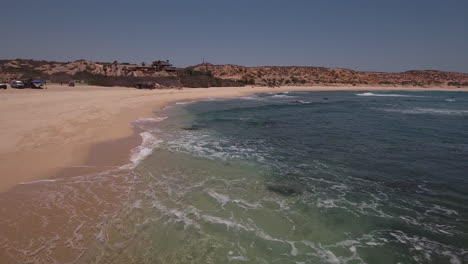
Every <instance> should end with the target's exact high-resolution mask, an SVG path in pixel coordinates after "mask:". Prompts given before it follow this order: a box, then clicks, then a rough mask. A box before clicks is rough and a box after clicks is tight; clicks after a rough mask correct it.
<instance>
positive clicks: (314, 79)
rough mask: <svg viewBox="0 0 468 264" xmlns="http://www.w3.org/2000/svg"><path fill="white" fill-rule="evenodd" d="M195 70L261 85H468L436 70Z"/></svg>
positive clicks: (462, 76)
mask: <svg viewBox="0 0 468 264" xmlns="http://www.w3.org/2000/svg"><path fill="white" fill-rule="evenodd" d="M193 69H194V70H196V71H206V72H211V74H212V75H213V76H214V77H218V78H223V79H232V80H248V81H250V82H255V84H260V85H270V86H271V85H274V86H281V85H317V84H348V85H366V84H368V85H390V86H391V85H397V86H401V85H408V86H441V85H442V86H446V85H448V86H468V74H466V73H457V72H444V71H435V70H424V71H416V70H414V71H406V72H400V73H385V72H363V71H354V70H349V69H341V68H325V67H303V66H261V67H244V66H238V65H212V64H200V65H197V66H195V67H193Z"/></svg>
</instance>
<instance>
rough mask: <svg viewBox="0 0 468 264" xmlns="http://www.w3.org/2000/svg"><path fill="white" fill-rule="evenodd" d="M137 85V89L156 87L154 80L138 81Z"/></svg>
mask: <svg viewBox="0 0 468 264" xmlns="http://www.w3.org/2000/svg"><path fill="white" fill-rule="evenodd" d="M135 87H136V88H137V89H156V87H155V84H154V83H152V82H145V83H137V84H136V85H135Z"/></svg>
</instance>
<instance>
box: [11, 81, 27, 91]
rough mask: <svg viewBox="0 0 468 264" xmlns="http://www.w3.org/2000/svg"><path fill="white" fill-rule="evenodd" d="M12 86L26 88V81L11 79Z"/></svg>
mask: <svg viewBox="0 0 468 264" xmlns="http://www.w3.org/2000/svg"><path fill="white" fill-rule="evenodd" d="M10 86H11V88H20V89H22V88H24V83H23V82H22V81H17V80H14V81H11V83H10Z"/></svg>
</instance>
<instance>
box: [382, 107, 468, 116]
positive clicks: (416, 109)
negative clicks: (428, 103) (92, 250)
mask: <svg viewBox="0 0 468 264" xmlns="http://www.w3.org/2000/svg"><path fill="white" fill-rule="evenodd" d="M381 110H383V111H386V112H395V113H402V114H433V115H451V116H461V115H468V110H461V109H441V108H424V107H414V108H401V109H396V108H382V109H381Z"/></svg>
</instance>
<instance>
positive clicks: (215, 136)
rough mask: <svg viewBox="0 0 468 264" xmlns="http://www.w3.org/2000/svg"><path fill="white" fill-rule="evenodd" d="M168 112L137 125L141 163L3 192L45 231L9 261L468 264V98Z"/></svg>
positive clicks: (414, 96)
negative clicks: (12, 193) (18, 197)
mask: <svg viewBox="0 0 468 264" xmlns="http://www.w3.org/2000/svg"><path fill="white" fill-rule="evenodd" d="M161 115H163V116H161V117H158V118H147V119H141V120H138V121H136V122H135V126H137V127H138V128H139V129H140V130H141V131H142V133H141V136H142V138H143V143H142V145H141V146H139V147H138V148H136V149H134V150H133V151H132V154H131V161H132V163H130V164H128V165H126V166H123V167H121V168H118V169H113V170H110V171H107V172H104V173H100V174H99V175H87V176H80V177H73V178H69V179H57V180H54V181H53V182H41V183H34V184H31V185H25V186H23V187H22V188H23V189H26V190H23V189H21V188H20V189H19V191H17V193H16V195H20V198H21V199H14V197H13V198H12V197H5V196H0V204H5V203H7V202H8V203H14V204H17V207H18V208H22V210H21V212H19V211H18V212H15V214H11V213H9V215H11V217H8V218H4V219H2V221H1V223H2V224H3V225H8V226H10V227H11V229H12V230H13V229H18V228H25V230H29V229H30V230H32V231H31V233H30V236H34V238H32V239H31V238H28V235H27V234H26V235H24V238H21V241H20V242H18V241H19V240H18V241H16V240H15V239H14V238H12V237H13V236H14V235H12V236H5V238H1V240H0V248H1V249H7V251H6V252H7V253H8V254H6V255H2V254H1V252H0V257H1V256H7V255H8V256H9V257H11V259H14V258H16V261H18V263H28V262H29V263H50V262H51V261H52V262H53V261H56V262H60V263H63V262H71V261H73V262H75V263H467V262H468V220H467V219H468V206H467V204H468V193H467V191H466V190H468V173H467V171H468V165H467V164H468V163H467V161H468V160H467V159H468V94H467V93H462V92H289V93H271V94H260V95H255V96H250V97H244V98H237V99H228V100H211V101H201V102H194V103H187V104H185V103H180V104H175V105H173V106H171V107H169V108H168V109H166V110H165V112H163V113H161ZM36 185H37V186H36ZM28 188H30V189H28ZM31 190H34V191H33V192H32V191H31ZM25 194H27V197H26V195H25ZM6 212H7V211H5V210H4V211H2V214H3V213H5V214H3V215H6ZM8 212H11V211H8ZM25 217H29V220H24V218H25ZM18 219H22V220H21V221H19V220H18ZM34 219H36V220H37V221H36V220H34ZM28 222H32V223H35V224H37V226H34V225H35V224H30V226H29V229H28V227H27V225H28ZM33 231H34V232H33ZM12 232H13V231H12ZM5 234H7V235H8V233H5ZM16 239H17V238H16ZM25 241H29V242H28V243H29V244H28V245H25V243H26V242H25ZM59 248H60V250H58V249H59ZM71 255H73V258H70V257H69V256H71Z"/></svg>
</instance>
